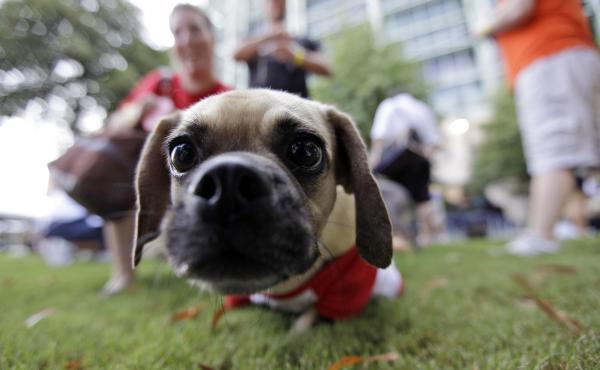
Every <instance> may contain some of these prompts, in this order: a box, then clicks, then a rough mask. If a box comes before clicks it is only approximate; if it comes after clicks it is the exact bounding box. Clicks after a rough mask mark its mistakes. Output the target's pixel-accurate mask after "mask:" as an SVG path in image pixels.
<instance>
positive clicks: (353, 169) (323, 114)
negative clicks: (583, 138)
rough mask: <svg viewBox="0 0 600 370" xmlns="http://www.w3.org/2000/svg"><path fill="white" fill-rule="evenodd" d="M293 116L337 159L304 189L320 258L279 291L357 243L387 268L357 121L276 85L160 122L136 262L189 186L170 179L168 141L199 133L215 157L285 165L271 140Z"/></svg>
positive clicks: (142, 186) (141, 203) (145, 163)
mask: <svg viewBox="0 0 600 370" xmlns="http://www.w3.org/2000/svg"><path fill="white" fill-rule="evenodd" d="M286 119H293V120H294V121H297V122H300V123H301V125H302V126H303V127H304V128H306V129H307V130H310V131H311V132H314V133H315V134H317V135H319V136H320V137H322V138H323V139H324V141H325V143H326V147H325V150H326V151H327V157H328V158H330V162H329V163H327V171H326V172H325V173H324V174H322V175H320V176H319V178H318V179H315V181H314V182H311V183H310V184H305V185H303V188H302V189H303V192H304V194H305V203H306V205H307V209H308V213H309V218H310V220H309V221H310V223H311V224H312V227H313V229H314V231H315V236H316V237H319V238H320V241H321V242H320V243H319V248H320V255H321V257H320V258H319V259H318V260H317V262H316V263H315V264H314V265H313V267H311V268H310V269H309V270H308V271H306V272H305V273H303V274H300V275H298V276H294V277H292V278H291V279H289V280H287V281H283V282H280V283H279V284H278V285H277V286H275V287H272V291H273V292H275V293H276V292H278V291H282V292H283V291H287V290H290V289H293V288H294V287H295V286H298V285H299V284H302V283H303V282H304V281H305V280H307V279H308V278H310V277H311V276H312V275H313V274H314V273H315V272H316V271H318V269H319V268H320V266H321V265H322V264H323V263H324V262H325V261H326V260H329V259H331V258H334V257H336V256H339V255H341V254H343V253H344V252H346V251H347V250H348V249H349V248H351V247H352V246H353V245H354V244H355V243H356V245H357V247H358V249H359V253H360V255H361V256H362V257H363V258H364V259H365V260H366V261H367V262H369V263H370V264H372V265H374V266H377V267H385V266H387V265H388V264H389V263H390V261H391V256H392V249H391V228H390V222H389V219H388V215H387V211H386V209H385V206H384V204H383V201H382V199H381V195H380V193H379V190H378V188H377V185H376V184H375V182H374V180H373V177H372V175H371V173H370V171H369V168H368V164H367V156H366V151H365V146H364V144H363V142H362V140H361V139H360V136H359V134H358V131H357V130H356V128H355V126H354V124H353V123H352V122H351V120H350V118H349V117H348V116H346V115H345V114H343V113H340V112H339V111H337V110H336V109H334V108H332V107H330V106H326V105H323V104H319V103H315V102H311V101H308V100H304V99H301V98H298V97H296V96H293V95H290V94H286V93H281V92H274V91H269V90H248V91H234V92H229V93H225V94H221V95H218V96H214V97H211V98H207V99H205V100H203V101H201V102H200V103H197V104H196V105H194V106H192V107H191V108H190V109H188V110H186V111H184V112H182V113H181V114H176V115H173V116H171V117H169V118H166V119H164V120H163V121H162V122H161V123H160V124H159V125H158V126H157V127H156V129H155V130H154V131H153V133H152V134H151V136H150V138H149V139H148V141H147V143H146V146H145V147H144V150H143V154H142V159H141V161H140V164H139V167H138V174H137V180H136V188H137V192H138V214H137V226H136V248H135V251H134V261H135V263H136V264H137V262H138V261H139V258H140V257H141V251H142V248H143V245H144V244H145V243H146V242H147V241H149V240H151V239H153V238H155V237H156V236H157V235H158V234H159V233H160V231H161V228H162V227H161V225H164V224H165V223H168V222H169V219H170V217H171V216H170V210H169V205H170V204H173V203H175V202H177V201H178V200H179V199H181V197H182V194H184V192H186V191H187V189H185V188H182V187H181V186H179V185H178V183H177V182H175V181H174V180H172V179H171V176H170V173H169V169H168V166H167V163H166V161H167V160H168V159H167V158H166V157H167V154H166V153H165V152H164V145H165V142H166V141H167V140H168V139H169V138H172V137H174V136H176V135H177V134H178V133H181V132H183V131H186V130H194V131H195V132H196V133H197V135H198V136H200V140H201V141H202V143H203V145H206V146H207V151H208V152H210V153H212V154H211V155H213V156H217V155H219V154H222V153H227V152H231V151H237V152H239V151H245V152H251V153H254V154H257V155H259V156H263V157H265V158H267V159H269V160H270V161H273V162H274V163H276V164H278V165H280V166H282V167H283V168H284V169H285V165H284V164H283V163H282V161H281V159H280V158H279V157H278V155H277V154H275V153H273V152H272V151H271V149H270V148H271V146H270V143H271V140H272V139H273V137H274V135H275V132H276V130H277V125H279V124H280V123H281V122H282V121H283V120H286ZM286 171H287V169H286ZM290 176H292V175H291V174H290ZM294 181H295V180H294ZM354 195H356V197H355V196H354Z"/></svg>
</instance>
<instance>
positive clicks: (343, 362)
mask: <svg viewBox="0 0 600 370" xmlns="http://www.w3.org/2000/svg"><path fill="white" fill-rule="evenodd" d="M363 361H364V360H363V358H362V357H360V356H344V357H342V358H341V359H339V360H338V361H336V362H335V363H334V364H333V365H331V366H329V370H339V369H341V368H343V367H346V366H350V365H355V364H359V363H361V362H363Z"/></svg>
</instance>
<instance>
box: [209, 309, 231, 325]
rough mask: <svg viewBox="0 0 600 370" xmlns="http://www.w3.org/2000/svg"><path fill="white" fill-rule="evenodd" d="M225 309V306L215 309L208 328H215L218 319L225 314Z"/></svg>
mask: <svg viewBox="0 0 600 370" xmlns="http://www.w3.org/2000/svg"><path fill="white" fill-rule="evenodd" d="M225 311H227V308H225V307H224V306H223V307H221V308H219V309H218V310H216V311H215V313H214V314H213V317H212V321H211V323H210V328H211V329H212V330H215V329H216V328H217V325H218V324H219V321H221V318H222V317H223V315H225Z"/></svg>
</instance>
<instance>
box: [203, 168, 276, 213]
mask: <svg viewBox="0 0 600 370" xmlns="http://www.w3.org/2000/svg"><path fill="white" fill-rule="evenodd" d="M194 193H195V195H197V196H199V197H200V198H202V199H203V200H204V206H203V208H204V209H203V211H204V212H203V214H204V216H205V218H208V221H210V220H212V219H214V218H218V219H222V218H226V219H230V218H232V217H235V216H236V215H238V214H239V213H241V212H244V211H246V210H248V208H249V207H251V206H252V205H253V204H255V203H256V202H258V201H260V200H263V199H265V198H268V197H269V195H270V188H269V186H268V183H267V181H266V179H265V178H263V176H262V175H261V174H260V173H259V172H258V171H257V170H256V169H255V168H253V167H252V166H250V165H248V164H245V163H239V162H237V163H236V162H221V163H217V164H215V165H214V166H212V167H211V168H209V169H207V170H206V172H205V173H204V174H203V175H202V177H201V178H200V179H199V181H198V185H197V187H196V189H195V192H194Z"/></svg>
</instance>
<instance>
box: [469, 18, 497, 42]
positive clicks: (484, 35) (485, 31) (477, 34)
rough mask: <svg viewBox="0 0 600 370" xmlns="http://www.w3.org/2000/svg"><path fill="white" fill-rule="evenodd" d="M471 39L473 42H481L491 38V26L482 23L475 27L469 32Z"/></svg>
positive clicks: (492, 35)
mask: <svg viewBox="0 0 600 370" xmlns="http://www.w3.org/2000/svg"><path fill="white" fill-rule="evenodd" d="M471 37H472V38H473V40H474V41H475V42H481V41H483V40H485V39H488V38H493V37H494V34H493V33H492V24H491V23H483V24H479V25H477V26H475V28H474V29H473V31H471Z"/></svg>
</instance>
